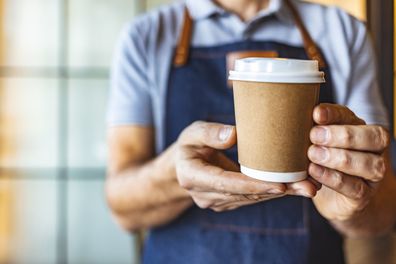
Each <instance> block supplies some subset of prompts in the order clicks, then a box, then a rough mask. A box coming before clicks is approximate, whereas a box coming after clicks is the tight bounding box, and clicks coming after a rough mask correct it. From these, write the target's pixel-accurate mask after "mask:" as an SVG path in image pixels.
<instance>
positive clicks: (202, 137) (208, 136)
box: [178, 121, 236, 149]
mask: <svg viewBox="0 0 396 264" xmlns="http://www.w3.org/2000/svg"><path fill="white" fill-rule="evenodd" d="M178 143H180V144H181V145H184V146H197V147H205V146H208V147H212V148H215V149H228V148H230V147H232V146H233V145H234V144H235V143H236V130H235V127H234V126H229V125H223V124H218V123H208V122H202V121H197V122H194V123H193V124H191V125H190V126H189V127H187V128H186V129H185V130H184V131H183V132H182V133H181V135H180V137H179V139H178Z"/></svg>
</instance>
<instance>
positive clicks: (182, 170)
mask: <svg viewBox="0 0 396 264" xmlns="http://www.w3.org/2000/svg"><path fill="white" fill-rule="evenodd" d="M189 167H190V166H189V165H188V164H187V162H182V163H181V164H179V165H178V166H177V167H176V174H177V179H178V181H179V185H180V187H182V188H183V189H186V190H192V189H193V187H194V176H193V175H194V174H193V173H189V171H190V169H189Z"/></svg>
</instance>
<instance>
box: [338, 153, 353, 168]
mask: <svg viewBox="0 0 396 264" xmlns="http://www.w3.org/2000/svg"><path fill="white" fill-rule="evenodd" d="M338 157H339V158H338V159H339V166H340V167H341V168H349V167H351V165H352V158H351V156H350V155H349V154H348V153H347V152H346V151H342V152H341V153H340V154H339V156H338Z"/></svg>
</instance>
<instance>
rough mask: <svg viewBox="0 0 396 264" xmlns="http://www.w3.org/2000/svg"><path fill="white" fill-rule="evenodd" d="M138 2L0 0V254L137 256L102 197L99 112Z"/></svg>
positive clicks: (62, 259) (5, 258)
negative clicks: (117, 49)
mask: <svg viewBox="0 0 396 264" xmlns="http://www.w3.org/2000/svg"><path fill="white" fill-rule="evenodd" d="M142 2H143V1H137V0H136V1H133V0H114V1H107V0H106V1H105V0H0V263H40V264H46V263H49V264H53V263H106V264H107V263H131V262H132V263H133V262H134V260H136V257H137V254H136V253H135V251H134V245H133V243H134V242H133V238H131V236H129V235H127V234H126V233H125V232H123V231H121V230H120V229H119V228H118V227H117V226H116V225H115V224H114V223H113V221H112V219H111V216H110V213H109V212H108V209H107V206H106V202H105V201H104V195H103V182H104V177H105V164H106V158H107V157H106V143H105V133H106V132H105V130H106V128H105V120H104V119H105V114H104V112H105V108H106V100H107V90H108V71H109V64H110V61H111V56H112V52H113V46H114V42H115V40H116V38H117V36H118V34H119V32H120V30H121V28H122V26H123V24H124V23H126V22H127V21H129V20H131V19H132V18H133V17H134V15H136V14H137V13H139V12H142V11H144V10H145V8H146V6H147V7H148V6H150V7H151V6H153V5H155V4H158V3H156V2H155V1H148V2H147V3H145V4H142Z"/></svg>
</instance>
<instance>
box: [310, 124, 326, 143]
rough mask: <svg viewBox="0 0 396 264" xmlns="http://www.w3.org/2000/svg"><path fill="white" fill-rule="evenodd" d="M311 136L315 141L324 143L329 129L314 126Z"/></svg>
mask: <svg viewBox="0 0 396 264" xmlns="http://www.w3.org/2000/svg"><path fill="white" fill-rule="evenodd" d="M312 137H313V138H312V139H313V141H314V142H315V143H319V144H324V143H326V142H327V140H328V137H329V131H328V129H326V128H324V127H315V128H314V129H313V130H312Z"/></svg>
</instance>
